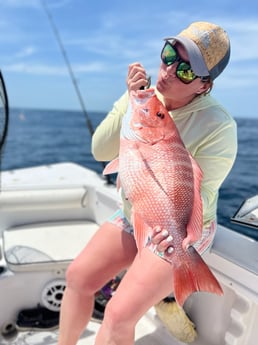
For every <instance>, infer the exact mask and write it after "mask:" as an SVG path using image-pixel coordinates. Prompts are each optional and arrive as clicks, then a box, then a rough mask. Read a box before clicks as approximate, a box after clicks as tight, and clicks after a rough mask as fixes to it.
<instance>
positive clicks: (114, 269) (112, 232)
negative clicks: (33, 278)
mask: <svg viewBox="0 0 258 345" xmlns="http://www.w3.org/2000/svg"><path fill="white" fill-rule="evenodd" d="M136 253H137V248H136V244H135V240H134V237H133V236H132V235H130V234H128V233H127V232H125V231H122V230H121V229H119V227H117V226H116V225H114V224H112V223H109V222H105V223H104V224H103V225H102V226H100V228H99V230H97V232H96V233H95V234H94V235H93V237H92V238H91V240H90V241H89V242H88V244H87V245H86V246H85V248H84V249H83V250H82V252H81V253H80V254H79V255H78V256H77V258H75V260H74V261H73V262H72V264H71V265H70V266H69V268H68V271H67V284H69V285H70V286H71V285H74V287H75V288H84V289H89V290H90V291H89V292H94V291H96V290H98V289H99V288H101V287H102V286H103V285H104V284H105V283H106V282H107V281H109V280H110V279H111V278H113V277H114V276H115V275H116V274H118V273H120V272H121V271H122V270H124V269H125V268H127V267H128V266H130V264H131V263H132V262H133V260H134V258H135V255H136ZM85 292H86V291H85Z"/></svg>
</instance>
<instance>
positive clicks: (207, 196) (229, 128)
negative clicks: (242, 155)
mask: <svg viewBox="0 0 258 345" xmlns="http://www.w3.org/2000/svg"><path fill="white" fill-rule="evenodd" d="M236 154H237V129H236V124H235V121H228V122H227V123H223V124H221V125H220V126H218V127H217V129H216V130H215V131H212V133H211V135H210V137H209V138H206V141H205V143H203V145H201V146H200V147H199V149H198V150H197V152H196V155H195V159H196V160H197V162H198V164H199V165H200V167H201V169H202V171H203V181H202V188H201V191H202V199H203V213H204V215H205V219H206V220H208V219H209V218H210V217H211V218H212V214H213V212H214V211H215V210H214V209H213V208H214V207H215V206H216V204H217V198H218V190H219V188H220V186H221V185H222V183H223V181H224V180H225V178H226V177H227V175H228V174H229V172H230V170H231V168H232V166H233V164H234V161H235V158H236ZM213 206H214V207H213ZM209 213H211V214H209Z"/></svg>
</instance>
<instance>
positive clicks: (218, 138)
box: [92, 92, 237, 227]
mask: <svg viewBox="0 0 258 345" xmlns="http://www.w3.org/2000/svg"><path fill="white" fill-rule="evenodd" d="M157 95H158V97H159V98H160V99H161V100H162V95H161V94H158V93H157ZM128 102H129V96H128V92H126V93H124V94H123V95H122V97H121V98H120V99H119V100H118V101H116V102H115V103H114V106H113V109H112V110H111V111H110V112H109V113H108V115H107V116H106V118H105V119H104V120H103V121H102V122H101V123H100V125H99V126H98V127H97V129H96V131H95V133H94V135H93V138H92V154H93V156H94V157H95V159H96V160H98V161H110V160H112V159H114V158H115V157H117V156H118V154H119V141H120V129H121V123H122V117H123V116H124V114H125V113H126V111H127V107H128ZM169 113H170V115H171V117H172V118H173V120H174V122H175V124H176V126H177V128H178V130H179V133H180V135H181V138H182V140H183V142H184V144H185V146H186V147H187V149H188V150H189V151H190V152H191V154H192V156H193V157H194V158H195V160H196V161H197V162H198V164H199V165H200V167H201V169H202V171H203V181H202V186H201V194H202V200H203V221H204V227H206V226H209V224H210V222H211V221H213V220H214V219H216V212H217V201H218V191H219V188H220V186H221V184H222V182H223V181H224V180H225V178H226V176H227V175H228V173H229V172H230V170H231V168H232V165H233V163H234V160H235V157H236V153H237V128H236V123H235V121H234V120H233V118H232V117H231V116H230V115H229V114H228V113H227V111H226V110H225V109H224V108H223V107H222V106H221V105H220V104H219V103H218V102H217V101H216V100H215V99H214V98H213V97H211V96H210V95H209V94H208V95H201V96H198V97H196V98H195V99H194V100H193V101H192V102H191V103H189V104H188V105H186V106H184V107H181V108H179V109H176V110H173V111H170V112H169ZM123 206H124V207H123V208H124V213H125V216H126V217H127V219H128V220H130V208H131V207H130V204H129V202H128V201H126V200H125V199H123Z"/></svg>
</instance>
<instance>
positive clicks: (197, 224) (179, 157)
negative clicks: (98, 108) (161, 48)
mask: <svg viewBox="0 0 258 345" xmlns="http://www.w3.org/2000/svg"><path fill="white" fill-rule="evenodd" d="M130 101H131V106H132V111H131V113H129V114H128V113H127V114H126V116H125V117H124V119H123V125H122V129H121V140H120V151H119V157H118V158H117V159H115V160H114V161H112V162H110V163H109V164H108V165H107V167H106V168H105V170H104V172H103V173H104V174H109V173H114V172H118V173H119V175H118V176H119V177H118V180H119V182H118V184H119V186H120V185H121V187H122V189H123V191H124V194H125V196H126V198H128V200H129V202H130V203H131V204H132V224H133V227H134V231H135V239H136V244H137V248H138V250H139V252H140V251H141V250H142V248H143V247H144V246H146V245H148V244H147V243H148V238H150V237H151V235H152V232H153V229H154V228H155V227H156V226H160V227H161V228H162V229H167V230H168V231H169V233H170V234H171V235H172V237H173V246H174V252H173V255H172V259H171V260H170V262H171V265H172V268H173V277H174V279H173V281H174V286H173V291H174V295H175V298H176V300H177V302H178V304H179V305H183V304H184V302H185V300H186V299H187V297H188V296H189V295H190V294H191V293H193V292H195V291H207V292H212V293H216V294H222V293H223V292H222V289H221V287H220V285H219V283H218V281H217V280H216V278H215V277H214V275H213V274H212V272H211V271H210V269H209V268H208V266H207V265H206V263H205V262H204V261H203V260H202V258H201V256H200V255H199V254H198V253H197V251H196V250H195V249H194V247H192V246H191V244H192V243H193V242H195V241H197V240H199V239H200V238H201V235H202V229H203V214H202V200H201V194H200V186H201V180H202V171H201V169H200V168H199V166H198V164H197V163H196V162H195V160H194V159H193V157H192V156H191V154H190V153H189V152H188V150H187V149H186V148H185V146H184V144H183V142H182V140H181V137H180V135H179V132H178V130H177V128H176V125H175V123H174V121H173V120H172V118H171V117H170V115H169V113H168V111H167V110H166V108H165V107H164V105H163V104H162V103H161V102H160V101H159V99H158V98H157V96H156V95H155V90H154V89H147V90H139V91H132V92H131V94H130ZM128 122H129V123H128Z"/></svg>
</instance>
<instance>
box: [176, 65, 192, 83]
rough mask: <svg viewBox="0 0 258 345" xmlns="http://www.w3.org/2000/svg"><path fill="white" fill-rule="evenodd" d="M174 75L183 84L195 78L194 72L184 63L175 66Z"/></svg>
mask: <svg viewBox="0 0 258 345" xmlns="http://www.w3.org/2000/svg"><path fill="white" fill-rule="evenodd" d="M176 74H177V76H178V78H179V79H180V80H182V81H183V82H184V83H191V81H193V80H194V79H195V78H196V76H195V74H194V72H193V71H192V69H191V66H190V65H189V64H188V63H186V62H181V63H180V64H179V65H178V66H177V70H176Z"/></svg>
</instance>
